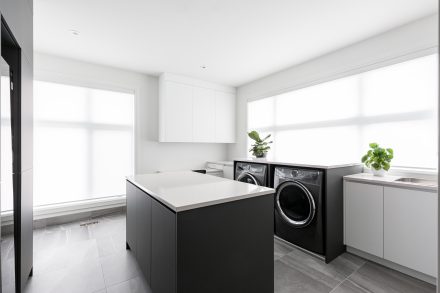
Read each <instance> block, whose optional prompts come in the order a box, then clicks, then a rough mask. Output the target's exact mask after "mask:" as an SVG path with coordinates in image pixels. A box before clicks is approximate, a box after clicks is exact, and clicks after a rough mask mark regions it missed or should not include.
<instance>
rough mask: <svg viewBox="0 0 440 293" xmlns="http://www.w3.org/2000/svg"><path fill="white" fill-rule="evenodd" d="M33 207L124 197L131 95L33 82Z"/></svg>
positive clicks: (129, 166)
mask: <svg viewBox="0 0 440 293" xmlns="http://www.w3.org/2000/svg"><path fill="white" fill-rule="evenodd" d="M34 104H35V105H34V119H35V127H34V176H35V180H34V205H35V206H41V205H47V204H55V203H63V202H71V201H78V200H85V199H93V198H98V197H107V196H114V195H122V194H125V176H127V175H130V174H133V171H134V170H133V169H134V167H133V166H134V146H133V144H134V142H133V140H134V137H133V135H134V134H133V128H134V126H133V125H134V95H133V94H131V93H122V92H115V91H108V90H101V89H93V88H86V87H78V86H71V85H64V84H57V83H50V82H42V81H36V82H35V83H34Z"/></svg>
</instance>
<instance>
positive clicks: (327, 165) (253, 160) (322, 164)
mask: <svg viewBox="0 0 440 293" xmlns="http://www.w3.org/2000/svg"><path fill="white" fill-rule="evenodd" d="M235 161H240V162H251V163H262V164H271V165H284V166H295V167H306V168H316V169H334V168H341V167H352V166H361V165H362V164H361V163H347V162H345V163H341V162H280V161H271V160H267V159H257V158H245V159H235Z"/></svg>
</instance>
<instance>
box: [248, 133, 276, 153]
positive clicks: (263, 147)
mask: <svg viewBox="0 0 440 293" xmlns="http://www.w3.org/2000/svg"><path fill="white" fill-rule="evenodd" d="M248 136H249V137H250V138H251V139H252V140H253V141H255V142H254V143H253V144H252V148H251V149H250V150H249V152H252V155H254V156H255V157H257V158H265V157H266V155H267V152H268V151H269V150H270V146H269V144H271V143H272V141H267V140H268V139H269V137H270V136H271V135H270V134H269V135H267V136H266V137H265V138H263V139H261V138H260V134H258V132H257V131H255V130H253V131H251V132H249V133H248Z"/></svg>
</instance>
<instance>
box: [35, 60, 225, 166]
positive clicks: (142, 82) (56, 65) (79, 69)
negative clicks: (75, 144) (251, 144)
mask: <svg viewBox="0 0 440 293" xmlns="http://www.w3.org/2000/svg"><path fill="white" fill-rule="evenodd" d="M34 59H35V79H38V80H45V81H58V82H63V83H70V84H74V85H75V84H76V85H83V86H84V85H85V86H87V85H88V86H92V87H101V88H104V89H113V90H118V89H119V90H123V91H127V90H131V91H134V92H135V97H136V102H135V104H136V106H135V107H136V111H135V115H136V123H135V124H136V131H135V132H136V133H135V148H136V150H135V170H136V173H145V172H152V171H167V170H184V169H195V168H202V167H204V165H205V163H206V161H212V160H224V159H226V155H227V146H226V145H225V144H201V143H158V142H157V141H158V78H157V77H154V76H149V75H145V74H139V73H134V72H130V71H124V70H120V69H115V68H111V67H106V66H100V65H95V64H90V63H84V62H81V61H76V60H71V59H65V58H60V57H55V56H50V55H46V54H40V53H36V54H35V56H34Z"/></svg>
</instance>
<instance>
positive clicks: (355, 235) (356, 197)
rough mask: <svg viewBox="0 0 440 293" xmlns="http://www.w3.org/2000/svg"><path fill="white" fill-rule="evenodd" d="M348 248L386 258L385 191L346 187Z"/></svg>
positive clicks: (368, 186) (365, 186) (356, 185)
mask: <svg viewBox="0 0 440 293" xmlns="http://www.w3.org/2000/svg"><path fill="white" fill-rule="evenodd" d="M344 206H345V208H344V211H345V213H344V214H345V215H344V216H345V217H344V218H345V244H346V245H349V246H351V247H355V248H357V249H359V250H362V251H365V252H368V253H370V254H373V255H375V256H378V257H383V187H382V186H377V185H371V184H361V183H354V182H346V183H345V197H344Z"/></svg>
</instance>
